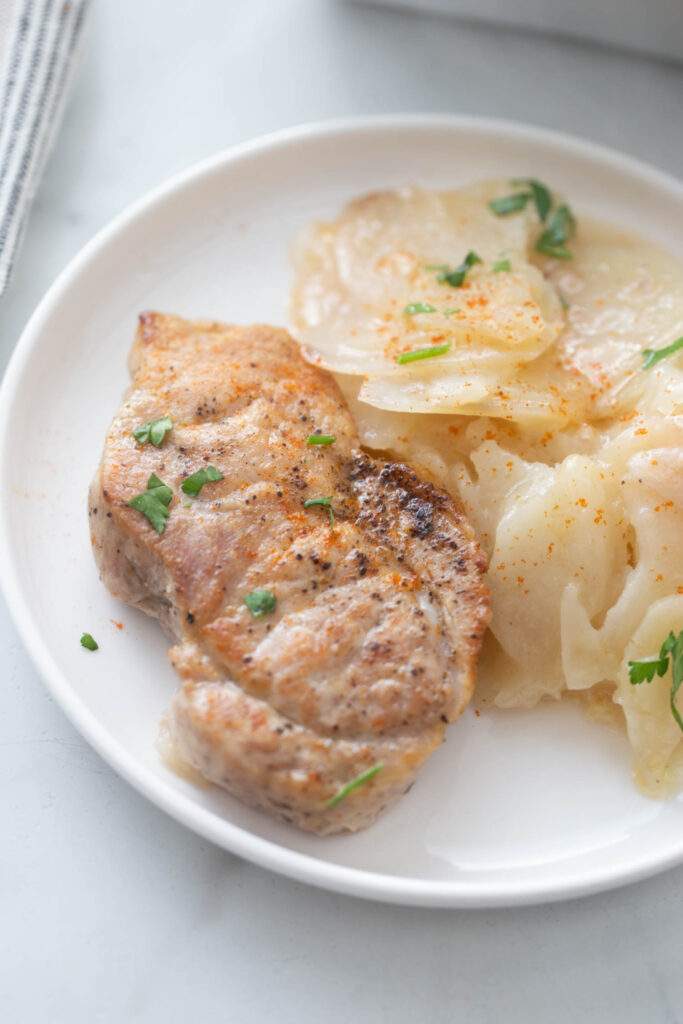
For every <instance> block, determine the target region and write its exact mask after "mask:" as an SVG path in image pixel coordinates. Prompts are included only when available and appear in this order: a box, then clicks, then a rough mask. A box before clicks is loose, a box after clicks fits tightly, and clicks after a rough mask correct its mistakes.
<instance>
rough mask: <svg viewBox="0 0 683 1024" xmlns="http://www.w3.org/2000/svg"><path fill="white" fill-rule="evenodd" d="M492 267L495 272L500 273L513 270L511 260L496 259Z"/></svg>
mask: <svg viewBox="0 0 683 1024" xmlns="http://www.w3.org/2000/svg"><path fill="white" fill-rule="evenodd" d="M492 269H493V273H494V274H500V273H503V272H506V271H510V270H512V264H511V263H510V260H496V262H495V263H494V264H493V268H492Z"/></svg>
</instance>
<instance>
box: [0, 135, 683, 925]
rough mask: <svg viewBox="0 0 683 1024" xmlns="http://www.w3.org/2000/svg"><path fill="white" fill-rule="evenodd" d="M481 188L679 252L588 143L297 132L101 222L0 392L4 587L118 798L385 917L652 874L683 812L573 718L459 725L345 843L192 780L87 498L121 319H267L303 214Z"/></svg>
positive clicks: (646, 187)
mask: <svg viewBox="0 0 683 1024" xmlns="http://www.w3.org/2000/svg"><path fill="white" fill-rule="evenodd" d="M500 174H505V175H510V177H516V176H517V177H521V176H525V175H529V174H533V175H534V176H536V177H539V178H542V179H545V180H547V181H549V182H551V183H552V185H553V186H555V187H556V188H558V189H560V190H562V191H563V192H565V193H566V194H567V195H568V196H569V197H570V198H571V202H572V206H573V207H574V208H575V209H576V210H578V211H579V213H582V212H585V213H590V214H593V215H597V216H600V217H603V218H607V219H609V220H612V221H614V222H616V223H617V224H622V225H624V226H626V227H629V228H634V229H636V230H639V231H641V233H642V234H644V235H645V236H647V237H649V238H651V239H653V240H654V241H657V242H660V243H663V244H664V245H665V246H668V247H669V248H670V250H671V251H677V254H678V256H679V257H681V258H683V235H682V234H681V232H680V230H679V227H680V224H681V214H682V212H683V186H681V185H680V184H678V183H677V182H676V181H674V180H672V179H671V178H668V177H665V176H664V175H662V174H660V173H658V172H657V171H654V170H652V169H650V168H647V167H645V166H643V165H641V164H637V163H634V162H633V161H632V160H628V159H626V158H624V157H621V156H618V155H616V154H614V153H609V152H607V151H606V150H603V149H600V148H597V147H595V146H591V145H588V144H586V143H582V142H577V141H574V140H570V139H566V138H564V137H560V136H558V135H552V134H549V133H546V132H542V131H539V130H537V129H532V128H526V127H522V126H515V125H511V124H507V123H499V122H492V121H474V120H466V119H461V118H457V119H456V118H450V119H449V118H441V117H439V118H435V117H416V118H415V117H400V118H383V119H373V120H364V121H356V122H352V123H342V124H327V125H322V126H318V127H308V128H299V129H295V130H292V131H288V132H284V133H281V134H279V135H275V136H271V137H269V138H266V139H261V140H257V141H256V142H253V143H250V144H248V145H245V146H240V147H238V148H236V149H232V150H229V151H228V152H226V153H222V154H220V155H219V156H217V157H215V158H212V159H211V160H208V161H206V162H204V163H202V164H200V165H199V166H197V167H195V168H193V169H191V170H190V171H189V172H187V173H185V174H182V175H180V176H179V177H177V178H174V179H173V180H172V181H170V182H169V183H167V184H166V185H163V186H162V187H161V188H160V189H158V190H156V191H155V192H153V193H152V194H151V195H149V196H147V197H146V198H145V199H143V200H142V201H141V202H140V203H138V204H137V205H135V206H134V207H133V208H132V209H130V210H128V211H126V212H125V213H123V214H122V215H121V216H120V217H118V218H116V220H115V221H114V222H113V223H112V224H111V225H110V226H109V227H108V228H106V229H105V230H104V231H103V232H101V233H100V234H99V235H98V236H97V238H95V239H94V241H92V242H91V243H90V244H89V245H88V246H86V248H85V249H84V250H83V252H82V253H81V254H80V255H79V256H78V257H77V258H76V259H75V260H74V261H73V262H72V263H71V264H70V265H69V267H67V269H66V270H65V271H64V273H63V274H62V275H61V276H60V278H59V279H58V280H57V282H56V283H55V284H54V286H53V287H52V288H51V289H50V291H49V292H48V294H47V295H46V297H45V298H44V300H43V301H42V303H41V305H40V306H39V308H38V310H37V311H36V313H35V314H34V316H33V317H32V319H31V321H30V323H29V325H28V327H27V328H26V330H25V332H24V334H23V337H22V338H21V341H20V342H19V345H18V347H17V350H16V352H15V354H14V357H13V359H12V361H11V364H10V366H9V369H8V371H7V375H6V377H5V380H4V384H3V387H2V392H1V396H0V397H1V401H0V479H2V481H3V488H2V499H1V505H0V567H1V571H2V583H3V586H4V591H5V596H6V598H7V602H8V604H9V607H10V611H11V613H12V615H13V617H14V620H15V622H16V624H17V627H18V629H19V632H20V633H21V635H22V637H23V639H24V642H25V644H26V647H27V649H28V651H29V653H30V655H31V657H32V658H33V659H34V661H35V663H36V665H37V667H38V669H39V670H40V672H41V673H42V675H43V677H44V678H45V680H46V682H47V684H48V686H49V687H50V690H51V692H52V693H53V695H54V696H55V698H56V699H57V700H58V701H59V703H60V704H61V705H62V707H63V708H64V710H65V711H66V713H67V714H68V716H69V717H70V719H71V720H72V722H73V723H74V724H75V725H76V727H77V728H78V729H79V730H80V731H81V732H82V733H83V735H84V736H85V737H86V738H87V739H88V740H89V741H90V742H91V743H92V744H93V746H94V747H95V748H96V749H97V750H98V751H99V752H100V754H102V756H103V757H104V758H106V760H107V761H108V762H109V763H110V764H111V765H112V766H113V767H114V768H115V769H116V770H117V771H118V772H120V773H121V775H123V776H124V777H125V778H126V779H128V781H129V782H131V783H132V784H133V785H134V786H135V787H136V788H137V789H139V790H140V791H141V792H143V793H145V794H146V795H147V796H148V797H149V798H150V799H151V800H153V801H154V802H155V803H156V804H158V805H159V806H160V807H163V808H164V809H165V810H166V811H168V813H169V814H172V815H173V816H174V817H175V818H177V819H178V820H179V821H182V822H183V823H184V824H186V825H188V826H189V827H190V828H193V829H194V830H195V831H197V832H199V833H200V834H201V835H203V836H206V837H207V838H209V839H212V840H214V841H215V842H216V843H219V844H220V845H221V846H224V847H225V848H226V849H228V850H231V851H233V852H234V853H237V854H240V855H241V856H243V857H247V858H249V859H250V860H253V861H255V862H256V863H258V864H261V865H263V866H265V867H268V868H272V869H274V870H276V871H280V872H282V873H284V874H287V875H290V876H292V877H294V878H298V879H301V880H303V881H307V882H311V883H313V884H315V885H321V886H325V887H328V888H330V889H337V890H339V891H342V892H347V893H354V894H356V895H359V896H366V897H373V898H376V899H382V900H387V901H395V902H399V903H414V904H426V905H434V906H485V905H486V906H490V905H496V904H497V905H504V904H514V903H523V902H534V901H541V900H548V899H556V898H561V897H567V896H572V895H577V894H580V893H585V892H589V891H594V890H597V889H602V888H606V887H609V886H614V885H617V884H619V883H623V882H625V881H627V880H633V879H636V878H639V877H642V876H644V875H647V874H651V873H652V872H654V871H658V870H660V869H662V868H664V867H666V866H668V865H671V864H674V863H676V862H678V861H680V860H682V859H683V805H682V803H681V802H680V801H677V800H675V801H671V802H669V803H662V804H659V803H655V802H652V801H649V800H647V799H645V798H644V797H642V796H640V795H639V794H638V793H637V792H636V790H635V789H634V788H633V786H632V783H631V780H630V775H629V753H628V749H627V744H626V741H625V739H624V738H623V737H621V736H619V735H617V734H615V733H613V732H610V731H609V730H607V729H605V728H603V727H601V726H599V725H596V724H593V723H591V722H590V721H588V720H587V719H586V718H585V717H583V716H582V714H581V713H580V712H579V711H578V710H577V709H576V708H574V707H571V706H545V707H540V708H537V709H536V710H534V711H531V712H507V713H490V714H488V713H487V714H486V715H482V717H481V718H475V717H474V715H473V714H467V715H466V716H465V717H464V718H463V719H462V720H461V721H460V722H459V723H457V725H455V726H454V727H452V728H451V729H450V730H449V737H448V742H447V744H446V745H445V746H444V747H443V748H442V749H441V750H440V751H439V752H438V753H437V754H436V756H435V757H433V758H432V760H431V761H430V762H429V764H428V765H427V766H426V768H425V770H424V771H423V772H422V774H421V776H420V778H419V779H418V782H417V785H415V787H414V788H413V790H412V791H411V792H410V794H409V795H408V796H407V797H405V798H404V799H403V801H402V802H401V803H400V804H399V805H398V806H397V807H396V808H395V809H393V810H392V811H391V812H390V813H388V814H387V815H385V816H384V817H383V818H382V819H381V820H380V821H379V822H378V823H377V824H376V825H374V826H373V827H372V828H371V829H369V830H368V831H366V832H364V833H361V834H359V835H356V836H343V837H337V838H330V839H317V838H315V837H311V836H306V835H303V834H301V833H299V832H297V831H295V830H293V829H291V828H290V827H288V826H286V825H281V824H278V823H274V822H273V821H271V820H270V819H269V818H267V817H265V816H263V815H262V814H260V813H258V812H256V811H251V810H249V809H247V808H245V807H243V806H241V805H240V804H239V803H237V802H236V801H235V800H233V799H232V798H230V797H229V796H227V794H224V793H222V792H220V791H219V790H218V789H214V788H201V789H200V788H195V787H194V786H192V785H191V784H190V783H189V782H187V781H184V780H183V779H181V778H178V777H177V776H175V775H174V774H172V773H171V772H170V771H168V770H167V768H166V767H165V766H164V764H163V763H162V762H161V761H160V760H159V758H158V756H157V753H156V750H155V737H156V732H157V723H158V721H159V719H160V717H161V715H162V714H163V712H164V709H165V708H166V707H167V705H168V702H169V698H170V695H171V693H172V691H173V689H174V687H175V685H176V680H175V678H174V675H173V672H172V671H171V669H170V667H169V665H168V662H167V660H166V657H165V650H166V646H167V645H166V642H165V640H164V638H163V637H162V635H161V632H160V630H159V628H158V627H157V625H156V624H155V623H154V622H153V621H152V620H150V619H147V618H146V617H145V616H144V615H142V614H138V613H136V612H133V611H132V610H130V609H128V608H126V607H124V606H122V605H120V604H118V603H117V602H116V601H114V600H113V599H112V598H110V597H109V596H108V594H107V593H106V591H105V589H104V587H103V586H102V585H101V584H100V583H99V581H98V578H97V573H96V571H95V566H94V563H93V559H92V555H91V553H90V544H89V539H88V529H87V520H86V491H87V487H88V483H89V480H90V477H91V475H92V473H93V471H94V469H95V467H96V465H97V462H98V460H99V457H100V448H101V444H102V439H103V437H104V433H105V430H106V428H107V425H108V423H109V420H110V418H111V416H112V415H113V413H114V411H115V410H116V408H117V406H118V404H119V401H120V398H121V394H122V392H123V389H124V388H125V386H126V383H127V374H126V355H127V352H128V348H129V345H130V343H131V340H132V336H133V331H134V328H135V322H136V317H137V314H138V312H139V311H140V310H143V309H150V308H151V309H159V310H166V311H169V312H171V311H172V312H176V313H181V314H183V315H184V316H188V317H193V316H208V317H214V318H220V319H225V320H233V321H241V322H250V321H254V320H260V321H272V322H274V323H285V322H286V306H287V292H288V278H289V261H288V250H289V246H290V243H291V240H292V238H293V237H294V235H295V234H296V233H297V231H298V230H299V229H300V228H301V227H302V226H303V225H305V224H307V223H308V221H309V220H311V218H313V217H321V216H322V217H324V216H328V215H333V214H335V213H336V211H337V210H338V209H339V207H340V206H341V204H342V203H343V202H344V201H345V200H346V199H348V198H350V197H351V196H354V195H356V194H357V193H359V192H364V191H367V190H370V189H376V188H381V187H383V186H397V185H404V184H408V183H412V182H417V183H419V184H422V185H425V186H428V187H452V186H456V185H459V184H461V183H465V182H467V181H469V180H472V179H476V178H483V177H489V176H494V175H500ZM113 619H114V620H120V621H122V622H124V623H125V629H124V630H123V631H120V630H118V629H116V628H115V626H114V625H113V623H112V620H113ZM83 630H87V631H89V632H91V633H93V634H94V635H95V637H96V638H97V639H98V641H99V642H100V651H99V652H98V653H97V654H90V653H88V652H86V651H84V650H82V648H81V647H80V646H79V636H80V634H81V632H82V631H83Z"/></svg>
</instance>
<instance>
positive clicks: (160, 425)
mask: <svg viewBox="0 0 683 1024" xmlns="http://www.w3.org/2000/svg"><path fill="white" fill-rule="evenodd" d="M169 430H173V420H172V419H171V417H170V416H162V417H161V419H160V420H151V421H150V422H149V423H144V424H143V425H142V426H141V427H136V428H135V430H134V431H133V437H134V438H135V440H136V441H137V443H138V444H147V442H148V441H149V443H150V444H153V445H154V446H155V448H160V447H161V445H162V444H163V442H164V438H165V437H166V435H167V434H168V432H169Z"/></svg>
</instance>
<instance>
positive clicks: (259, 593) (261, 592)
mask: <svg viewBox="0 0 683 1024" xmlns="http://www.w3.org/2000/svg"><path fill="white" fill-rule="evenodd" d="M244 603H245V604H246V606H247V608H248V609H249V611H250V612H251V614H252V615H253V616H254V618H255V619H262V618H263V616H264V615H270V613H271V612H274V611H275V605H276V604H277V598H276V597H275V594H274V593H273V592H272V590H265V589H263V588H262V587H258V588H257V589H256V590H252V592H251V593H250V594H247V596H246V597H245V598H244Z"/></svg>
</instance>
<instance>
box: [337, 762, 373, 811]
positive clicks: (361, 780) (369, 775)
mask: <svg viewBox="0 0 683 1024" xmlns="http://www.w3.org/2000/svg"><path fill="white" fill-rule="evenodd" d="M382 768H384V765H383V764H382V762H381V761H380V762H379V763H378V764H373V766H372V768H368V770H367V771H365V772H361V774H360V775H357V776H356V778H355V779H352V780H351V782H347V783H346V785H345V786H342V788H341V789H340V790H339V791H338V792H337V793H335V794H334V796H333V797H332V799H331V800H328V801H327V803H326V804H325V807H327V808H329V809H330V810H331V809H332V808H333V807H336V806H337V804H340V803H341V802H342V800H345V799H346V797H347V796H348V795H349V793H353V791H354V789H358V787H359V786H362V785H364V784H365V783H366V782H369V781H370V779H374V777H375V775H377V773H378V772H381V771H382Z"/></svg>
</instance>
